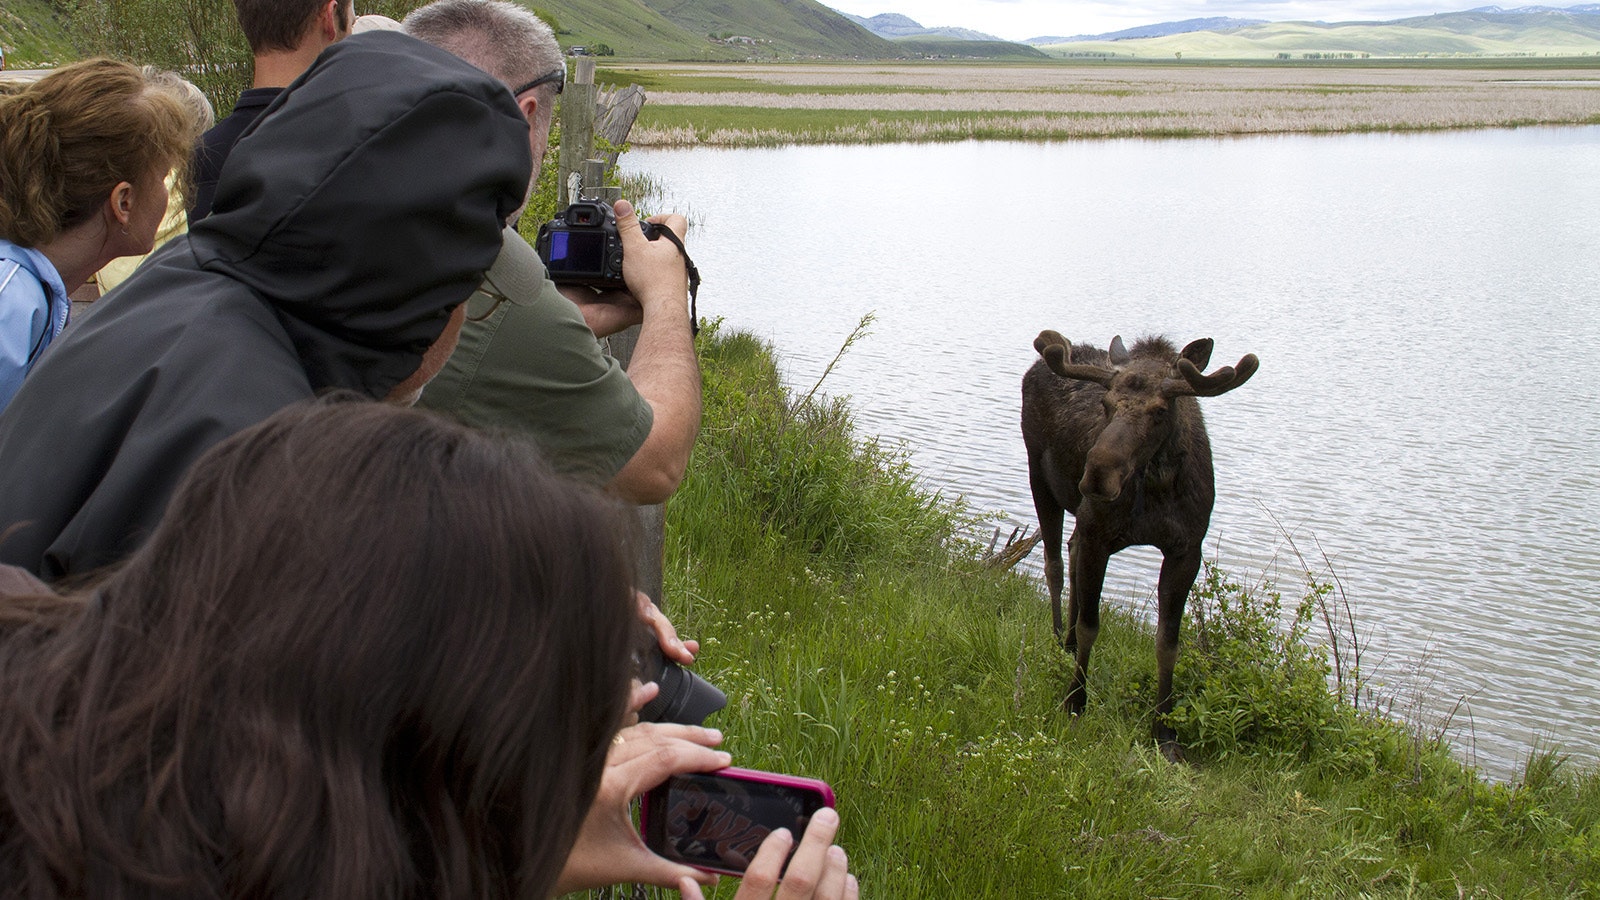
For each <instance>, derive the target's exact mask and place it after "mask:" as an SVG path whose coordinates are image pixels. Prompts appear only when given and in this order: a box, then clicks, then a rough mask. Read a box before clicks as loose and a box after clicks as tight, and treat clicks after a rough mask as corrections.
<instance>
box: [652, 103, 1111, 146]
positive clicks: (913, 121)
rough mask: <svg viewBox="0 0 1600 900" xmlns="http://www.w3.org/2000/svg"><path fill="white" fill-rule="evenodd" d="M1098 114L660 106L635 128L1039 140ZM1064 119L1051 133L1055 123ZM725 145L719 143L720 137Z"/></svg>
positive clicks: (813, 136)
mask: <svg viewBox="0 0 1600 900" xmlns="http://www.w3.org/2000/svg"><path fill="white" fill-rule="evenodd" d="M1097 117H1100V114H1096V113H1051V114H1038V113H1018V112H976V111H966V110H963V111H950V110H934V111H929V110H895V109H803V108H783V109H766V108H759V107H749V106H656V107H651V106H649V105H648V104H646V106H645V107H644V109H643V110H642V111H641V112H640V113H639V119H638V122H637V123H636V125H635V127H636V128H640V129H644V128H663V129H665V128H681V129H687V130H690V131H693V132H694V133H695V135H696V136H697V138H698V139H699V140H700V141H707V140H708V139H709V138H710V137H711V136H712V135H713V134H715V133H716V132H719V131H723V132H728V131H733V132H739V133H741V138H740V139H739V140H737V141H735V142H736V143H741V144H821V143H877V142H885V141H899V140H928V139H932V140H969V139H985V140H1007V139H1018V140H1038V139H1041V138H1048V137H1066V136H1069V135H1071V134H1072V131H1071V130H1070V129H1068V128H1067V127H1065V126H1066V123H1068V122H1069V121H1071V120H1075V119H1077V120H1081V119H1092V118H1097ZM1052 122H1056V123H1060V124H1061V125H1062V127H1061V128H1060V129H1059V130H1055V131H1052V130H1051V128H1050V123H1052ZM719 143H720V141H719Z"/></svg>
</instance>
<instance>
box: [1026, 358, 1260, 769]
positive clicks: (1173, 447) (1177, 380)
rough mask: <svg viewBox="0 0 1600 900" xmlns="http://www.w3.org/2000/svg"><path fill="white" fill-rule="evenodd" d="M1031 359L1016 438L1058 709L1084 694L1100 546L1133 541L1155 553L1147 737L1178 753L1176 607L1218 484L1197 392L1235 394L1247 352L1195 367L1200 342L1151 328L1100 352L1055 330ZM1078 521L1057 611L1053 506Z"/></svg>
mask: <svg viewBox="0 0 1600 900" xmlns="http://www.w3.org/2000/svg"><path fill="white" fill-rule="evenodd" d="M1033 347H1034V349H1035V350H1037V351H1038V352H1039V355H1040V357H1042V358H1041V359H1039V360H1037V361H1036V362H1034V364H1033V366H1032V367H1031V368H1030V369H1028V372H1027V374H1026V375H1025V376H1023V379H1022V440H1023V443H1024V444H1025V445H1026V446H1027V450H1028V484H1029V486H1030V487H1031V488H1032V490H1033V505H1034V510H1035V511H1036V512H1037V513H1038V516H1039V535H1040V539H1041V541H1042V542H1043V544H1044V556H1045V559H1044V573H1045V581H1046V583H1047V584H1048V586H1049V589H1050V607H1051V612H1052V615H1053V618H1054V625H1055V632H1056V638H1057V639H1058V640H1060V639H1061V638H1062V636H1063V625H1065V631H1066V635H1065V637H1066V640H1065V646H1066V650H1067V652H1068V653H1071V654H1074V656H1075V662H1074V666H1073V671H1072V681H1071V684H1070V686H1069V687H1068V689H1067V695H1066V699H1065V701H1064V702H1063V704H1062V705H1063V706H1064V707H1065V709H1066V711H1067V712H1069V713H1071V714H1073V715H1077V714H1078V713H1081V712H1082V711H1083V707H1084V703H1085V701H1086V699H1087V690H1086V688H1085V679H1086V678H1087V675H1088V671H1089V652H1090V651H1091V650H1092V649H1094V641H1095V637H1096V635H1098V634H1099V631H1100V591H1101V588H1102V587H1103V585H1104V584H1105V577H1106V563H1107V562H1109V561H1110V559H1111V555H1112V554H1113V553H1116V552H1118V551H1120V550H1123V549H1126V548H1128V547H1132V546H1135V545H1150V546H1154V547H1156V548H1157V549H1159V550H1160V551H1161V554H1162V562H1161V578H1160V582H1159V583H1158V586H1157V589H1156V593H1157V596H1158V613H1157V621H1156V667H1157V670H1158V683H1157V688H1156V715H1155V724H1154V727H1153V729H1152V733H1153V734H1154V737H1155V739H1156V741H1157V742H1158V743H1159V744H1160V746H1161V752H1162V753H1163V754H1164V755H1165V756H1166V757H1167V758H1168V759H1170V760H1173V761H1177V760H1180V759H1182V758H1183V751H1182V748H1181V747H1180V746H1179V745H1178V736H1177V733H1176V732H1174V731H1173V730H1172V728H1171V726H1169V725H1168V724H1167V722H1166V715H1167V713H1169V712H1171V711H1172V668H1173V665H1174V664H1175V663H1176V662H1177V659H1178V630H1179V626H1180V625H1181V624H1182V621H1183V607H1184V602H1185V601H1186V600H1187V599H1188V596H1189V590H1190V588H1192V587H1193V586H1194V581H1195V577H1196V576H1197V575H1198V574H1199V572H1200V563H1201V552H1202V546H1201V545H1202V543H1203V542H1204V540H1205V535H1206V528H1207V527H1208V526H1209V525H1210V523H1211V504H1212V501H1213V500H1214V499H1215V496H1216V487H1215V482H1214V480H1213V475H1212V471H1211V442H1210V441H1209V440H1208V439H1207V437H1206V426H1205V420H1204V419H1203V418H1202V417H1201V415H1200V404H1199V403H1198V402H1196V399H1195V398H1197V397H1215V396H1217V395H1218V394H1224V393H1227V392H1228V391H1231V390H1233V389H1234V388H1236V387H1238V386H1239V385H1241V384H1244V383H1245V382H1246V381H1248V380H1249V379H1250V376H1251V375H1253V374H1255V371H1256V368H1257V367H1258V366H1259V364H1260V363H1259V361H1258V360H1257V359H1256V357H1255V354H1247V355H1246V356H1244V357H1243V358H1242V359H1240V360H1239V364H1238V365H1237V366H1232V367H1230V366H1224V367H1222V368H1220V369H1218V370H1216V371H1215V372H1213V373H1211V374H1209V375H1206V374H1202V373H1203V372H1204V370H1205V367H1206V365H1208V364H1209V363H1210V361H1211V348H1212V341H1211V339H1210V338H1205V339H1202V340H1198V341H1195V342H1193V343H1191V344H1189V345H1188V346H1187V347H1184V348H1183V351H1182V352H1181V353H1179V352H1177V351H1176V350H1175V349H1174V347H1173V345H1172V343H1171V342H1169V341H1168V340H1166V339H1165V338H1160V337H1150V338H1144V339H1142V340H1139V341H1137V342H1135V343H1134V345H1133V349H1132V350H1131V351H1130V350H1128V349H1127V348H1126V347H1125V346H1123V343H1122V338H1121V337H1120V336H1118V337H1115V338H1113V339H1112V341H1111V349H1110V351H1109V352H1107V351H1104V350H1100V349H1098V348H1095V347H1092V346H1090V345H1088V344H1077V345H1073V344H1070V343H1069V342H1068V341H1067V340H1066V338H1064V337H1062V336H1061V335H1060V334H1058V333H1057V332H1054V331H1042V332H1040V333H1039V337H1038V338H1036V339H1035V340H1034V342H1033ZM1063 512H1070V513H1072V515H1073V518H1074V519H1075V520H1076V522H1075V524H1074V526H1073V529H1072V538H1071V540H1070V541H1069V542H1068V545H1067V547H1068V551H1067V559H1068V566H1067V569H1068V571H1067V575H1068V578H1069V579H1070V592H1069V594H1068V603H1067V619H1066V622H1065V623H1063V621H1062V618H1061V580H1062V579H1061V575H1062V572H1061V526H1062V521H1063V519H1062V513H1063Z"/></svg>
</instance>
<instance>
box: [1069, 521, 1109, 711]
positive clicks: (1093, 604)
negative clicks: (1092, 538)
mask: <svg viewBox="0 0 1600 900" xmlns="http://www.w3.org/2000/svg"><path fill="white" fill-rule="evenodd" d="M1067 549H1068V555H1067V578H1068V580H1069V582H1070V588H1071V594H1070V596H1069V597H1068V598H1067V599H1068V603H1067V611H1068V613H1069V614H1070V616H1071V618H1072V623H1073V629H1072V631H1073V636H1074V637H1075V638H1076V641H1077V645H1078V646H1077V653H1076V654H1075V659H1074V662H1073V667H1072V683H1071V686H1070V687H1068V688H1067V699H1066V700H1065V701H1064V702H1063V703H1062V707H1063V708H1065V709H1066V711H1067V712H1069V713H1071V714H1072V715H1077V714H1079V713H1081V712H1083V707H1084V705H1085V704H1086V703H1087V702H1088V699H1089V696H1088V687H1087V683H1088V680H1089V653H1090V651H1092V650H1093V649H1094V639H1095V638H1096V637H1097V636H1099V634H1100V590H1101V588H1103V587H1104V586H1105V582H1106V563H1107V562H1109V561H1110V559H1111V554H1109V553H1107V552H1105V551H1104V550H1102V549H1100V548H1098V547H1092V546H1090V545H1089V543H1088V542H1087V541H1085V540H1084V539H1083V535H1082V534H1080V533H1078V532H1077V531H1076V530H1074V531H1073V534H1072V541H1071V543H1070V544H1069V545H1068V548H1067Z"/></svg>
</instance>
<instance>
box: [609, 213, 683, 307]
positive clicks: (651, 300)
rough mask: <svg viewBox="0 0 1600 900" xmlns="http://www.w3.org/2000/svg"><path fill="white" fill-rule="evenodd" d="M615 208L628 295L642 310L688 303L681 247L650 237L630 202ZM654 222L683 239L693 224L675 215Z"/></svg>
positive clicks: (662, 217)
mask: <svg viewBox="0 0 1600 900" xmlns="http://www.w3.org/2000/svg"><path fill="white" fill-rule="evenodd" d="M612 209H613V210H614V211H615V212H616V214H617V236H618V237H619V238H620V239H621V240H622V279H623V281H624V282H625V283H626V284H627V286H628V293H630V294H632V295H633V296H634V297H636V298H638V301H639V304H640V306H641V307H642V308H649V307H650V306H651V305H653V304H656V303H672V304H676V305H678V306H683V305H685V304H687V303H688V300H689V270H688V267H687V266H686V264H685V263H684V260H683V254H682V253H680V252H679V251H678V248H677V246H675V245H674V244H673V243H672V242H671V241H669V240H667V239H665V238H658V239H656V240H653V241H652V240H650V239H649V238H646V237H645V236H644V232H643V231H642V230H640V228H639V219H638V217H637V216H635V215H634V213H633V204H631V203H629V202H628V201H626V200H618V201H617V202H616V203H615V204H613V206H612ZM650 222H651V223H653V224H655V225H657V226H658V227H665V228H670V229H672V233H673V234H675V235H677V236H678V239H679V240H682V239H683V236H684V233H685V232H686V231H688V228H689V221H688V220H687V219H685V218H684V217H683V216H680V215H677V214H675V213H674V214H672V215H665V216H651V217H650Z"/></svg>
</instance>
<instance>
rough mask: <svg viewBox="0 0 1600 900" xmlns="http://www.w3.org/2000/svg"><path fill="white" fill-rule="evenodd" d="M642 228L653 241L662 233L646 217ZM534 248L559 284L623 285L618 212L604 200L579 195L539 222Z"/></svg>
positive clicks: (641, 225) (552, 277) (640, 224)
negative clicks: (549, 217)
mask: <svg viewBox="0 0 1600 900" xmlns="http://www.w3.org/2000/svg"><path fill="white" fill-rule="evenodd" d="M639 227H640V228H641V229H642V230H643V231H644V236H645V237H647V238H649V239H650V240H656V239H657V238H659V237H660V236H661V234H660V232H659V231H658V230H657V229H656V226H655V225H653V224H651V223H650V222H646V221H644V220H643V219H641V220H640V221H639ZM534 249H535V250H537V251H538V252H539V258H540V259H542V260H544V265H545V268H546V269H548V270H549V271H550V280H551V281H553V282H555V283H556V284H587V285H592V286H595V287H620V286H621V285H622V238H621V237H620V236H619V235H618V234H617V214H616V213H615V212H613V211H612V209H611V204H609V203H606V202H605V201H603V200H589V199H585V198H581V197H580V198H579V199H578V200H577V201H575V202H574V203H573V204H572V205H570V206H568V207H567V208H566V209H565V210H563V211H562V212H560V213H559V214H557V215H556V217H555V218H554V219H551V220H550V221H549V222H546V223H544V224H543V225H540V226H539V236H538V238H537V239H536V240H535V242H534Z"/></svg>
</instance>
